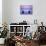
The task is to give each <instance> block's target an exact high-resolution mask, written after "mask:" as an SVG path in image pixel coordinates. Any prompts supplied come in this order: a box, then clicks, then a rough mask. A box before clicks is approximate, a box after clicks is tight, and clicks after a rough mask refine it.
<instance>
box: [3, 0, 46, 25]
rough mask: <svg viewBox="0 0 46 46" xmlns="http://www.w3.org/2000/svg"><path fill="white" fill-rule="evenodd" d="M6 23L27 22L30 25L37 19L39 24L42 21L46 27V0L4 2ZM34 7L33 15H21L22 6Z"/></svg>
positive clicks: (8, 0) (12, 0)
mask: <svg viewBox="0 0 46 46" xmlns="http://www.w3.org/2000/svg"><path fill="white" fill-rule="evenodd" d="M4 2H5V3H4V16H5V17H4V16H3V17H4V19H3V20H4V21H6V22H7V23H12V22H14V23H15V22H17V23H19V22H22V21H23V20H26V21H27V22H28V23H29V24H31V23H33V22H34V19H37V21H38V24H40V22H41V21H43V22H44V25H46V24H45V23H46V0H4ZM28 4H29V5H32V6H33V14H32V15H25V16H24V15H20V5H28Z"/></svg>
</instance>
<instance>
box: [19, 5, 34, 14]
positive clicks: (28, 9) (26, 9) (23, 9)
mask: <svg viewBox="0 0 46 46" xmlns="http://www.w3.org/2000/svg"><path fill="white" fill-rule="evenodd" d="M32 11H33V7H32V5H21V6H20V14H26V15H28V14H32Z"/></svg>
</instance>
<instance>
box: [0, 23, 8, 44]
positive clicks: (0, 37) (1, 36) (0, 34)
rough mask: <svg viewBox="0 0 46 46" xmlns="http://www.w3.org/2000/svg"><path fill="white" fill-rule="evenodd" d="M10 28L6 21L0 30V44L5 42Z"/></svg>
mask: <svg viewBox="0 0 46 46" xmlns="http://www.w3.org/2000/svg"><path fill="white" fill-rule="evenodd" d="M7 33H8V29H7V25H6V23H5V24H4V25H3V31H0V44H4V40H5V38H6V37H7Z"/></svg>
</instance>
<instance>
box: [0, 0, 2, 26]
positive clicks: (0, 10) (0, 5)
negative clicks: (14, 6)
mask: <svg viewBox="0 0 46 46" xmlns="http://www.w3.org/2000/svg"><path fill="white" fill-rule="evenodd" d="M0 27H2V0H0Z"/></svg>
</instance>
